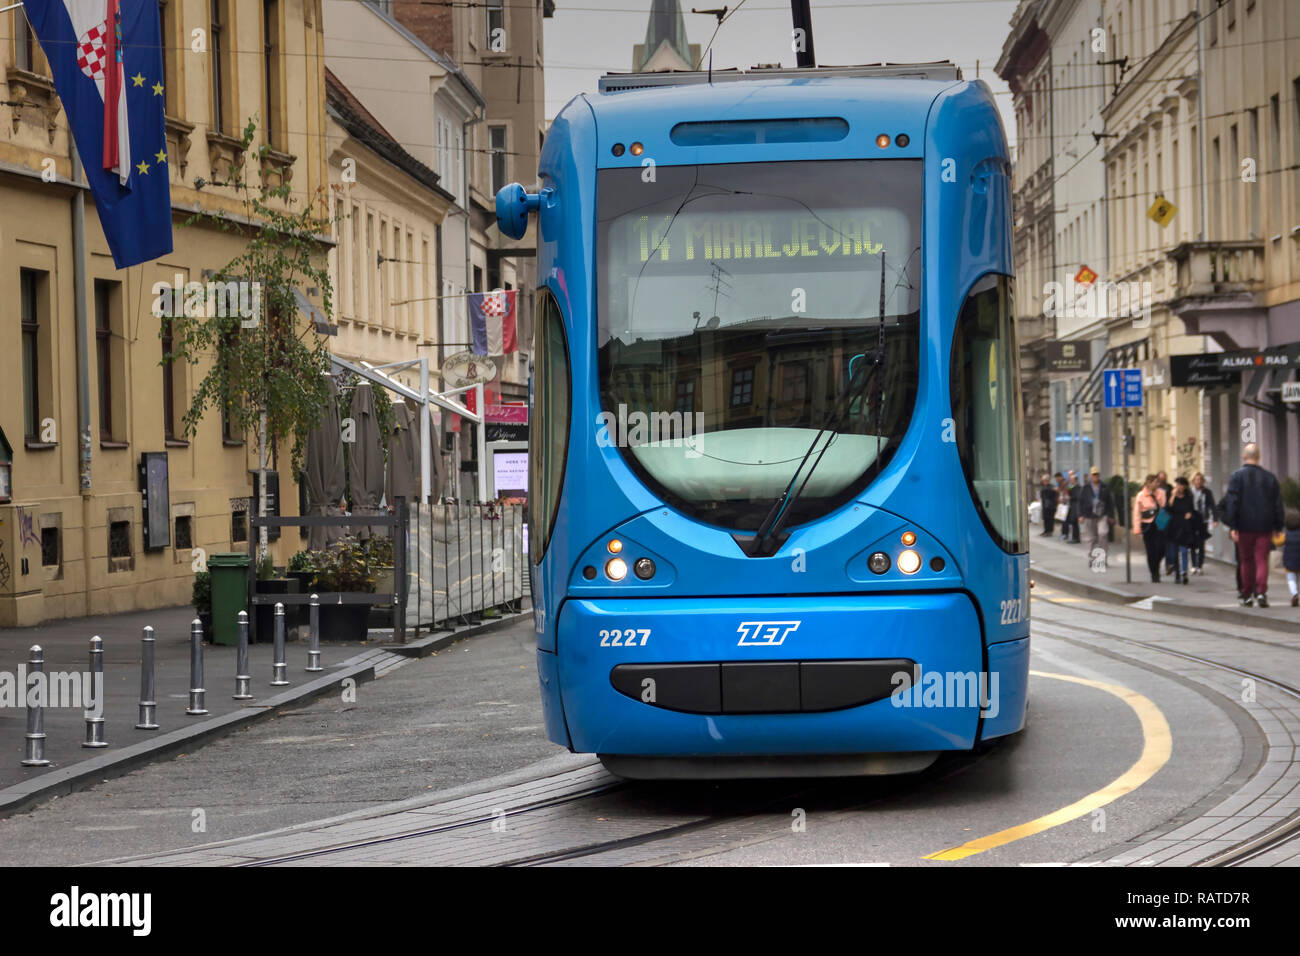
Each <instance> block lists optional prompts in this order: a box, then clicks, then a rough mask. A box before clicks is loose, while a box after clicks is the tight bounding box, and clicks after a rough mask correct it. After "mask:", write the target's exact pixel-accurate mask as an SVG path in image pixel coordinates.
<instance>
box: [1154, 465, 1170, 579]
mask: <svg viewBox="0 0 1300 956" xmlns="http://www.w3.org/2000/svg"><path fill="white" fill-rule="evenodd" d="M1156 484H1157V485H1158V486H1159V487H1160V490H1161V491H1163V492H1164V493H1165V501H1168V500H1169V498H1170V497H1171V496H1172V495H1173V493H1174V486H1173V485H1171V484H1170V483H1169V475H1168V474H1166V473H1165V472H1163V471H1157V472H1156ZM1168 538H1169V536H1168V535H1165V574H1173V573H1174V566H1173V563H1172V562H1170V561H1169V560H1168V558H1169V541H1168Z"/></svg>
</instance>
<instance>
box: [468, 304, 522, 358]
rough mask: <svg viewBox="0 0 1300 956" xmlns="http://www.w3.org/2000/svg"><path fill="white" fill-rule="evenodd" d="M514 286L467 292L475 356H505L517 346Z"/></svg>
mask: <svg viewBox="0 0 1300 956" xmlns="http://www.w3.org/2000/svg"><path fill="white" fill-rule="evenodd" d="M515 292H516V290H515V289H511V290H510V291H509V292H502V291H501V290H500V289H497V290H496V291H495V292H471V293H470V294H469V316H470V324H471V325H472V326H473V329H474V351H475V353H477V354H478V355H508V354H509V353H511V352H515V351H517V350H518V349H519V344H518V341H517V339H516V337H515Z"/></svg>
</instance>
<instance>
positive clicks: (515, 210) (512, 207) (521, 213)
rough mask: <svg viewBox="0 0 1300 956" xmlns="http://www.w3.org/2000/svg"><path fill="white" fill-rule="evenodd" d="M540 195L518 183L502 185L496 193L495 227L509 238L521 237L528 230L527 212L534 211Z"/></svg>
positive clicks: (537, 206)
mask: <svg viewBox="0 0 1300 956" xmlns="http://www.w3.org/2000/svg"><path fill="white" fill-rule="evenodd" d="M540 205H541V196H540V195H538V194H537V193H530V192H528V190H526V189H524V187H523V186H521V185H519V183H511V184H510V185H509V186H502V187H501V189H500V191H499V192H498V193H497V227H498V228H499V229H500V230H501V234H502V235H504V236H507V237H509V238H511V239H522V238H523V237H524V233H526V232H527V231H528V214H529V213H530V212H536V211H537V209H538V208H539V207H540Z"/></svg>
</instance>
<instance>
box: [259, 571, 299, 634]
mask: <svg viewBox="0 0 1300 956" xmlns="http://www.w3.org/2000/svg"><path fill="white" fill-rule="evenodd" d="M257 593H258V594H296V593H298V582H297V581H295V580H293V579H292V578H288V577H280V576H279V574H277V573H276V569H275V564H274V563H273V562H272V561H271V556H270V555H269V554H268V555H266V556H265V557H264V558H262V560H261V562H260V563H259V564H258V566H257ZM256 607H257V611H256V615H257V639H258V640H259V641H270V640H273V639H274V638H275V604H274V603H271V604H258V605H256ZM297 617H298V615H297V613H296V610H295V609H294V608H293V607H285V609H284V626H285V628H286V629H287V628H289V627H292V626H293V625H294V624H295V623H296V622H297Z"/></svg>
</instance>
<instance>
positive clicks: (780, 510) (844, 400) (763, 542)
mask: <svg viewBox="0 0 1300 956" xmlns="http://www.w3.org/2000/svg"><path fill="white" fill-rule="evenodd" d="M884 361H885V251H884V250H883V249H882V250H881V251H880V319H879V326H878V328H877V333H876V351H875V355H874V356H873V358H872V362H871V365H870V366H867V364H866V363H865V362H864V363H863V364H862V365H859V366H858V371H857V372H855V373H854V374H853V375H852V376H851V378H850V380H849V385H848V387H847V388H846V389H845V390H844V394H843V395H841V396H840V401H839V402H838V403H836V405H835V407H834V408H832V409H831V413H830V414H829V415H828V416H827V417H826V420H825V421H824V422H823V423H822V426H821V428H819V429H818V430H817V434H816V435H815V436H814V437H813V440H812V444H811V445H809V446H808V450H807V451H806V452H804V456H803V458H802V459H801V460H800V462H799V467H798V468H796V469H795V470H794V474H793V475H792V476H791V477H790V482H789V484H787V485H786V486H785V490H784V491H783V492H781V496H780V497H779V498H777V499H776V501H775V502H774V503H773V504H772V507H771V509H770V510H769V511H768V513H767V516H766V517H765V518H764V519H763V523H762V524H761V525H759V527H758V533H757V534H756V535H755V536H754V538H753V539H752V541H751V542H747V543H748V544H750V547H751V548H752V551H751V550H749V549H746V553H747V554H749V555H750V556H751V557H769V556H771V555H772V554H774V553H775V552H776V550H777V548H778V547H779V546H780V543H779V542H777V543H776V544H775V545H774V544H773V539H775V538H776V536H777V534H778V533H779V532H780V530H781V526H782V525H783V524H784V523H785V521H786V518H787V517H788V516H789V514H790V509H791V506H792V505H793V504H794V503H795V502H796V501H798V500H799V497H800V495H802V494H803V491H804V489H805V488H807V487H808V480H809V479H810V478H812V473H813V472H814V471H816V470H817V466H818V465H820V464H821V460H822V457H823V456H824V455H825V454H826V449H828V448H830V447H831V443H832V442H834V441H835V434H834V433H835V432H837V431H838V430H839V426H840V422H841V421H842V420H843V418H844V413H845V412H846V411H847V410H848V409H849V408H850V407H851V406H852V403H853V400H854V399H855V398H856V397H857V394H858V393H859V392H861V391H863V390H864V389H865V388H866V385H867V382H869V381H872V380H873V379H874V378H875V377H876V375H877V373H878V372H879V370H880V367H881V365H883V364H884ZM868 368H869V369H870V370H869V371H867V372H865V373H864V372H863V370H864V369H868ZM880 406H881V408H880V411H881V412H883V406H884V391H883V389H882V390H881V392H880ZM881 417H883V416H882V415H880V414H878V415H877V421H876V425H877V427H880V425H881V422H880V418H881ZM827 431H830V432H832V434H831V437H830V438H828V439H827V441H826V444H824V445H822V450H821V451H820V452H818V454H817V459H816V461H814V462H813V463H812V466H811V467H810V468H809V469H808V473H807V474H806V475H804V479H803V484H801V485H800V486H799V489H798V490H797V491H796V490H795V488H794V485H795V482H796V481H798V480H799V473H800V472H802V471H803V467H804V465H806V464H808V459H809V458H810V457H812V453H813V452H814V451H816V449H817V443H818V442H819V441H821V438H822V435H824V434H826V432H827ZM879 456H880V443H879V439H877V443H876V457H877V458H879Z"/></svg>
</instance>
